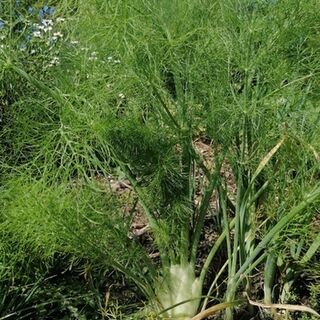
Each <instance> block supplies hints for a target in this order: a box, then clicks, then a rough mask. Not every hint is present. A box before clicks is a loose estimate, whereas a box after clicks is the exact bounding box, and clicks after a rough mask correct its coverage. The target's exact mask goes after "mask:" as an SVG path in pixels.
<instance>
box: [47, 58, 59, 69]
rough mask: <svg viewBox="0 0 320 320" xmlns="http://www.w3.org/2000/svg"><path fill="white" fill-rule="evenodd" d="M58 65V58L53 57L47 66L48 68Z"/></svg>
mask: <svg viewBox="0 0 320 320" xmlns="http://www.w3.org/2000/svg"><path fill="white" fill-rule="evenodd" d="M59 63H60V59H59V58H58V57H53V58H52V59H51V61H50V62H49V64H48V67H53V66H57V65H58V64H59Z"/></svg>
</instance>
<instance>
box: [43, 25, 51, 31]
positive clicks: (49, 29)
mask: <svg viewBox="0 0 320 320" xmlns="http://www.w3.org/2000/svg"><path fill="white" fill-rule="evenodd" d="M51 30H52V27H51V26H48V27H45V28H44V29H43V31H44V32H48V31H51Z"/></svg>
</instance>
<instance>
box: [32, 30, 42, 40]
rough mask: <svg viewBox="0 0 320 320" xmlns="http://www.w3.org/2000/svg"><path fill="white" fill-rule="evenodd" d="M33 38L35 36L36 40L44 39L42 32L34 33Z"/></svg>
mask: <svg viewBox="0 0 320 320" xmlns="http://www.w3.org/2000/svg"><path fill="white" fill-rule="evenodd" d="M33 36H34V37H35V38H42V34H41V32H40V31H34V32H33Z"/></svg>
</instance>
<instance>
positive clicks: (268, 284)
mask: <svg viewBox="0 0 320 320" xmlns="http://www.w3.org/2000/svg"><path fill="white" fill-rule="evenodd" d="M276 261H277V256H276V255H275V254H274V253H273V252H271V253H270V254H269V255H268V257H267V260H266V263H265V266H264V285H263V290H264V303H265V304H272V288H273V282H274V276H275V272H276V266H277V264H276Z"/></svg>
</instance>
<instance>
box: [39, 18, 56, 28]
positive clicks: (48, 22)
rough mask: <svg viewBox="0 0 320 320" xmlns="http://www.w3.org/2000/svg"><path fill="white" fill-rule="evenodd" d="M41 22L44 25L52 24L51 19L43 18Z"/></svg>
mask: <svg viewBox="0 0 320 320" xmlns="http://www.w3.org/2000/svg"><path fill="white" fill-rule="evenodd" d="M41 22H42V25H44V26H45V27H49V26H53V21H52V20H51V19H43V20H42V21H41Z"/></svg>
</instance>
